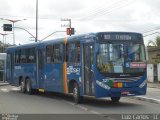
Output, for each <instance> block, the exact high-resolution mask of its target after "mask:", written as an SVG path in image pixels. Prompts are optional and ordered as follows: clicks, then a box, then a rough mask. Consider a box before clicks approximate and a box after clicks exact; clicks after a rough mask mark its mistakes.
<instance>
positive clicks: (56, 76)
mask: <svg viewBox="0 0 160 120" xmlns="http://www.w3.org/2000/svg"><path fill="white" fill-rule="evenodd" d="M45 69H46V71H45V89H46V90H47V91H53V92H61V93H63V92H64V88H63V78H62V72H63V64H62V63H57V64H46V65H45Z"/></svg>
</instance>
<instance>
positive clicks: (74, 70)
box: [67, 66, 80, 75]
mask: <svg viewBox="0 0 160 120" xmlns="http://www.w3.org/2000/svg"><path fill="white" fill-rule="evenodd" d="M71 73H76V74H77V75H80V68H74V67H73V66H69V67H68V68H67V74H71Z"/></svg>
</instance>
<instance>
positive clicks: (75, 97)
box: [73, 82, 81, 104]
mask: <svg viewBox="0 0 160 120" xmlns="http://www.w3.org/2000/svg"><path fill="white" fill-rule="evenodd" d="M73 100H74V102H75V103H76V104H78V103H80V102H81V96H80V91H79V87H78V84H77V83H76V82H75V83H74V87H73Z"/></svg>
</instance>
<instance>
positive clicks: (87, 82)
mask: <svg viewBox="0 0 160 120" xmlns="http://www.w3.org/2000/svg"><path fill="white" fill-rule="evenodd" d="M93 47H94V46H93V44H84V46H83V70H84V83H83V84H84V94H85V95H94V72H93V69H92V66H93V50H94V49H93Z"/></svg>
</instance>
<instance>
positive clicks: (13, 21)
mask: <svg viewBox="0 0 160 120" xmlns="http://www.w3.org/2000/svg"><path fill="white" fill-rule="evenodd" d="M0 19H1V20H7V21H9V22H12V25H13V45H15V32H14V24H15V23H16V22H19V21H23V20H27V19H22V20H11V19H4V18H0Z"/></svg>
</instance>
